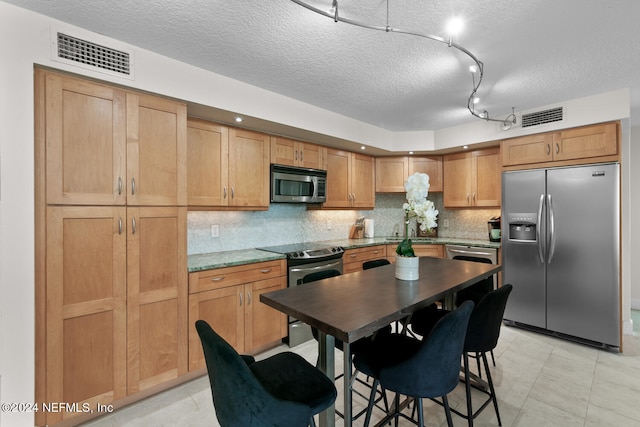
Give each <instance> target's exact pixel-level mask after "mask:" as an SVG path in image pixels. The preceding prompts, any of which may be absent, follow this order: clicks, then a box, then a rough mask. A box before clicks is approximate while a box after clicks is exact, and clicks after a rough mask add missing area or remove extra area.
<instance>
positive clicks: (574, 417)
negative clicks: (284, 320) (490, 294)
mask: <svg viewBox="0 0 640 427" xmlns="http://www.w3.org/2000/svg"><path fill="white" fill-rule="evenodd" d="M634 315H636V316H638V317H637V319H638V320H637V321H635V322H634V323H635V325H636V328H635V329H636V332H635V333H634V335H633V336H625V337H624V354H614V353H610V352H606V351H602V350H598V349H593V348H590V347H586V346H583V345H580V344H574V343H571V342H568V341H563V340H560V339H557V338H553V337H548V336H545V335H540V334H537V333H533V332H528V331H524V330H521V329H517V328H512V327H506V326H503V328H502V331H501V336H500V341H499V343H498V347H497V348H496V350H495V352H494V353H495V357H496V367H494V368H492V375H493V378H494V383H495V385H496V393H497V395H498V402H499V408H500V414H501V417H502V425H503V426H505V427H511V426H514V427H515V426H517V427H529V426H531V427H543V426H563V427H565V426H566V427H569V426H584V427H603V426H615V427H624V426H636V427H637V426H639V425H640V313H634ZM282 350H288V348H286V347H284V346H282V347H279V348H278V349H274V350H272V351H270V352H267V353H265V354H264V355H261V357H263V356H264V357H266V356H268V355H269V354H272V352H273V351H282ZM293 350H294V351H296V352H298V353H299V354H301V355H302V356H304V357H305V358H306V359H307V360H309V361H310V362H311V363H315V359H316V344H315V342H308V343H305V344H302V345H300V346H298V347H296V348H295V349H293ZM341 355H342V353H340V352H337V354H336V366H340V367H341V366H342V359H341ZM490 363H491V362H490ZM341 388H342V384H341V383H339V384H338V389H339V390H340V389H341ZM464 396H465V395H464V385H462V384H460V385H458V387H457V388H456V389H455V390H454V391H453V392H452V393H451V394H450V395H449V402H450V404H451V406H452V407H460V408H464V407H465V397H464ZM478 400H479V399H477V400H476V401H478ZM364 405H366V402H365V401H364V400H363V399H361V398H359V397H355V398H354V410H355V409H357V408H360V407H363V406H364ZM337 406H338V407H341V406H342V405H341V396H338V400H337ZM424 406H425V423H426V425H428V426H445V425H446V420H445V417H444V410H443V409H442V408H441V407H440V406H438V405H437V404H435V403H433V402H431V401H427V402H425V404H424ZM381 415H382V414H381V412H380V411H374V417H377V419H380V417H381ZM453 422H454V425H455V426H465V425H467V424H466V420H464V419H462V418H460V417H458V416H456V415H455V414H454V415H453ZM342 424H343V423H342V420H341V419H340V418H337V422H336V425H337V426H342ZM362 424H363V418H360V419H359V420H357V421H356V422H354V426H360V425H362ZM400 425H401V426H405V425H412V424H411V423H410V422H408V421H406V420H401V421H400ZM475 425H476V426H497V425H498V423H497V420H496V417H495V412H494V411H493V407H492V406H489V407H487V408H486V409H485V410H484V411H483V412H482V413H481V414H480V416H479V417H478V418H477V419H476V422H475ZM107 426H114V427H115V426H118V427H120V426H130V427H138V426H140V427H142V426H144V427H146V426H189V427H191V426H193V427H196V426H214V427H215V426H218V423H217V420H216V418H215V415H214V409H213V403H212V400H211V392H210V389H209V383H208V379H207V378H206V377H203V378H199V379H196V380H193V381H191V382H189V383H186V384H183V385H181V386H179V387H176V388H174V389H172V390H169V391H166V392H164V393H161V394H159V395H156V396H154V397H151V398H148V399H146V400H144V401H141V402H138V403H136V404H133V405H131V406H129V407H126V408H122V409H120V410H118V411H116V412H114V413H113V414H109V415H107V416H104V417H101V418H99V419H96V420H94V421H92V422H89V423H87V424H85V425H84V427H107Z"/></svg>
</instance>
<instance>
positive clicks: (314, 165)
mask: <svg viewBox="0 0 640 427" xmlns="http://www.w3.org/2000/svg"><path fill="white" fill-rule="evenodd" d="M299 146H300V153H301V157H300V161H299V162H298V164H299V165H300V167H303V168H311V169H325V166H324V157H323V155H322V154H323V152H324V151H323V150H322V147H321V146H320V145H316V144H309V143H306V142H300V143H299Z"/></svg>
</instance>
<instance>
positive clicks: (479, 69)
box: [291, 0, 516, 130]
mask: <svg viewBox="0 0 640 427" xmlns="http://www.w3.org/2000/svg"><path fill="white" fill-rule="evenodd" d="M291 1H292V2H294V3H295V4H297V5H299V6H302V7H304V8H306V9H308V10H310V11H312V12H315V13H317V14H319V15H322V16H326V17H327V18H331V19H333V20H334V22H343V23H345V24H350V25H355V26H357V27H361V28H367V29H369V30H374V31H384V32H386V33H399V34H406V35H410V36H415V37H421V38H425V39H430V40H433V41H436V42H440V43H444V44H446V45H447V46H449V47H452V48H454V49H457V50H459V51H460V52H462V53H464V54H465V55H467V56H468V57H469V58H471V60H472V61H473V62H475V66H474V65H472V66H471V67H469V68H470V70H471V78H472V82H473V90H472V91H471V95H470V96H469V99H468V100H467V108H468V110H469V112H470V113H471V115H473V116H474V117H477V118H479V119H482V120H486V121H491V122H499V123H502V128H503V129H504V130H507V129H510V128H511V127H512V126H513V125H515V124H516V116H515V113H512V114H509V116H507V118H506V119H493V118H491V117H489V113H488V112H487V110H483V111H482V112H481V113H478V112H476V109H475V102H474V100H475V99H476V94H477V92H478V89H479V88H480V84H481V83H482V78H483V76H484V64H483V63H482V62H481V61H480V60H479V59H478V58H477V57H476V56H475V55H474V54H473V53H471V52H470V51H469V50H467V49H466V48H464V47H463V46H461V45H459V44H458V43H455V42H454V41H453V39H452V37H449V38H447V39H445V38H444V37H440V36H436V35H433V34H423V33H416V32H414V31H407V30H401V29H399V28H393V27H391V26H390V25H389V0H387V25H385V26H381V25H373V24H368V23H366V22H361V21H356V20H353V19H348V18H344V17H342V16H340V15H339V13H338V10H339V8H338V0H332V3H331V9H330V10H328V11H327V10H322V9H319V8H317V7H315V6H312V5H310V4H309V3H307V2H306V1H303V0H291ZM476 74H477V76H478V79H477V82H476Z"/></svg>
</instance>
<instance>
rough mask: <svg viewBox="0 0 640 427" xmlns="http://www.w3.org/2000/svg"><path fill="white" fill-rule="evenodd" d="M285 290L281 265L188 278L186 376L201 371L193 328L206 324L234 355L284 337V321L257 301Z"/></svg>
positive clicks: (284, 269)
mask: <svg viewBox="0 0 640 427" xmlns="http://www.w3.org/2000/svg"><path fill="white" fill-rule="evenodd" d="M286 286H287V267H286V261H285V260H275V261H267V262H260V263H252V264H247V265H240V266H233V267H224V268H218V269H213V270H205V271H199V272H195V273H191V274H190V275H189V370H190V371H192V370H197V369H202V368H204V367H205V362H204V356H203V352H202V346H201V344H200V338H199V337H198V333H197V331H196V329H195V327H193V325H194V324H195V322H196V321H197V320H198V319H203V320H206V321H207V322H208V323H209V324H210V325H211V326H212V327H213V328H214V329H215V330H216V332H217V333H219V334H220V336H222V337H223V338H224V339H225V340H226V341H227V342H228V343H229V344H230V345H231V346H232V347H233V348H235V349H236V351H238V352H239V353H251V354H255V353H257V352H259V351H262V350H264V349H266V348H268V347H269V346H272V345H274V344H277V343H279V342H280V340H281V339H282V338H284V337H285V336H286V335H287V317H286V316H285V315H284V314H283V313H281V312H279V311H277V310H275V309H273V308H271V307H268V306H267V305H265V304H263V303H261V302H260V295H261V294H262V293H265V292H271V291H275V290H278V289H283V288H285V287H286Z"/></svg>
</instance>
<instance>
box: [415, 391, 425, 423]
mask: <svg viewBox="0 0 640 427" xmlns="http://www.w3.org/2000/svg"><path fill="white" fill-rule="evenodd" d="M413 402H414V403H413V404H414V405H415V406H417V407H418V427H424V409H423V408H422V398H420V397H418V398H416V399H415V400H414V401H413Z"/></svg>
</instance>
